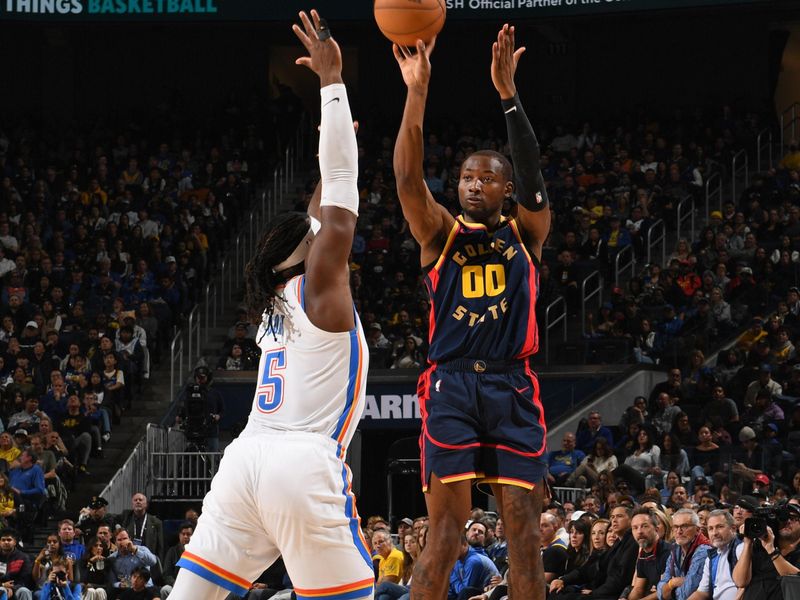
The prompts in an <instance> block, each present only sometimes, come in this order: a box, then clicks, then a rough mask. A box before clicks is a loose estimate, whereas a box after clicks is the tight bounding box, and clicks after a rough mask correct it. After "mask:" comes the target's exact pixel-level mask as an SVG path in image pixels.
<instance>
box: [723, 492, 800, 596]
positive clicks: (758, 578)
mask: <svg viewBox="0 0 800 600" xmlns="http://www.w3.org/2000/svg"><path fill="white" fill-rule="evenodd" d="M771 513H772V514H771V515H770V518H769V522H771V523H773V524H774V525H775V524H777V526H778V527H779V529H778V536H777V539H776V537H775V534H774V532H773V529H772V527H770V526H769V525H767V524H766V523H767V520H766V519H765V518H764V517H755V518H752V519H747V521H746V522H745V524H744V536H745V537H744V542H743V550H742V555H741V557H740V558H739V561H738V562H737V563H736V567H735V568H734V569H733V581H734V582H735V583H736V585H737V586H738V587H740V588H745V592H744V597H743V600H757V599H758V600H763V599H764V598H769V599H770V600H780V599H781V598H783V593H782V592H781V583H780V577H783V576H786V575H796V574H797V573H800V568H798V565H799V564H800V549H798V544H800V506H797V505H794V504H792V505H789V504H787V505H785V506H783V507H780V508H778V509H773V511H771Z"/></svg>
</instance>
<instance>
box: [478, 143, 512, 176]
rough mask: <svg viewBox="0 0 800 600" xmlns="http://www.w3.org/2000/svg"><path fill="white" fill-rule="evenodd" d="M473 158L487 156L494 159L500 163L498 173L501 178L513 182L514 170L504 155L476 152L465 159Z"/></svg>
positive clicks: (487, 151) (484, 151) (491, 152)
mask: <svg viewBox="0 0 800 600" xmlns="http://www.w3.org/2000/svg"><path fill="white" fill-rule="evenodd" d="M473 156H487V157H489V158H493V159H495V160H496V161H497V162H499V163H500V166H501V169H500V173H501V174H502V175H503V178H505V180H506V181H512V182H513V181H514V168H513V167H512V166H511V161H509V160H508V159H507V158H506V157H505V155H503V154H500V153H499V152H496V151H494V150H478V151H477V152H473V153H472V154H470V155H469V156H468V157H467V158H471V157H473Z"/></svg>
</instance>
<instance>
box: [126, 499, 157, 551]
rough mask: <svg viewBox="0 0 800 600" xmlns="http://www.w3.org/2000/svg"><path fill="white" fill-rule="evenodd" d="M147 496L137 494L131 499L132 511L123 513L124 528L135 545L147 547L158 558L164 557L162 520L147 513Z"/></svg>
mask: <svg viewBox="0 0 800 600" xmlns="http://www.w3.org/2000/svg"><path fill="white" fill-rule="evenodd" d="M147 507H148V501H147V496H145V495H144V494H143V493H141V492H136V493H135V494H134V495H133V497H132V498H131V510H126V511H123V513H122V515H121V524H122V527H123V528H125V529H126V530H127V531H128V534H129V535H130V537H131V540H132V541H133V543H134V545H136V546H146V547H147V549H148V550H150V551H151V552H152V553H153V554H155V555H156V556H158V557H162V556H163V555H164V527H163V525H162V524H161V519H159V518H158V517H156V516H155V515H152V514H150V513H148V512H147Z"/></svg>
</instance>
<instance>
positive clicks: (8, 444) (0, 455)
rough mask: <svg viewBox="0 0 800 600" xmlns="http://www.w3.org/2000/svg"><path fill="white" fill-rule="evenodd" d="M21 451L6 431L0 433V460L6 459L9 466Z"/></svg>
mask: <svg viewBox="0 0 800 600" xmlns="http://www.w3.org/2000/svg"><path fill="white" fill-rule="evenodd" d="M21 453H22V452H21V451H20V449H19V448H17V447H16V446H15V445H14V439H13V438H12V437H11V434H10V433H8V432H7V431H4V432H3V433H0V460H4V461H6V464H7V465H9V468H11V463H12V462H14V461H15V460H17V458H18V457H19V455H20V454H21Z"/></svg>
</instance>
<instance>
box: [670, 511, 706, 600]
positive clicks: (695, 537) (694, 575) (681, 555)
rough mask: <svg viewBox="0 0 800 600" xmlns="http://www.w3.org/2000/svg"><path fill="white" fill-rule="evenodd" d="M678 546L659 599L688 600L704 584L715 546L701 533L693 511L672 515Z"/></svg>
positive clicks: (677, 512)
mask: <svg viewBox="0 0 800 600" xmlns="http://www.w3.org/2000/svg"><path fill="white" fill-rule="evenodd" d="M672 531H673V533H674V534H675V546H674V547H673V549H672V551H671V552H670V555H669V558H668V559H667V568H666V569H664V573H663V575H661V581H659V582H658V586H657V589H656V594H657V595H658V600H671V599H674V600H686V599H687V598H688V597H689V596H690V595H691V594H692V592H694V591H695V590H696V589H697V587H698V586H699V585H700V580H701V579H702V577H703V566H704V565H705V561H706V558H707V557H708V551H709V550H711V543H710V542H709V541H708V538H707V537H706V536H705V535H704V534H703V532H702V531H700V517H698V516H697V513H696V512H694V511H693V510H692V509H690V508H682V509H680V510H678V511H675V514H673V515H672Z"/></svg>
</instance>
